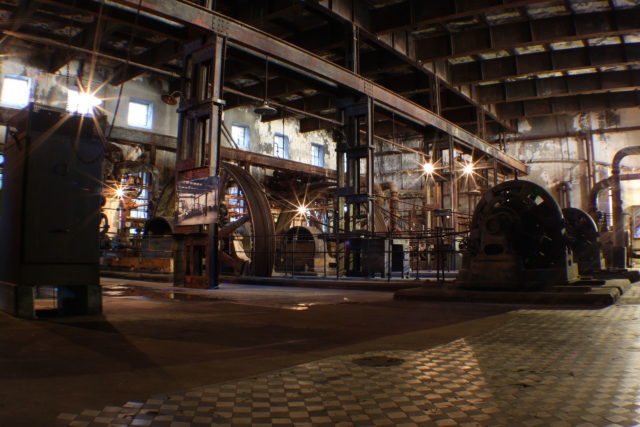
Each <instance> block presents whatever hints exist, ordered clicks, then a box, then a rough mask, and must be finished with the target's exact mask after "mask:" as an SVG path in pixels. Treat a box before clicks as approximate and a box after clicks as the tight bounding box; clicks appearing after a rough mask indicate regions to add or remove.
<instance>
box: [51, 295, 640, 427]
mask: <svg viewBox="0 0 640 427" xmlns="http://www.w3.org/2000/svg"><path fill="white" fill-rule="evenodd" d="M638 296H640V290H638V289H633V290H631V291H630V292H629V295H628V296H626V297H624V298H622V299H621V300H620V302H619V303H618V304H617V305H615V306H611V307H608V308H606V309H601V310H519V311H516V312H513V313H511V314H510V315H509V320H508V321H507V322H506V323H504V324H503V325H502V326H500V327H498V328H496V329H494V330H492V331H490V332H487V333H485V334H482V335H479V336H473V337H468V338H465V339H460V340H457V341H453V342H451V343H448V344H446V345H442V346H439V347H435V348H431V349H428V350H425V351H417V352H416V351H380V352H370V353H366V354H355V355H344V356H339V357H333V358H329V359H324V360H319V361H316V362H312V363H306V364H303V365H299V366H294V367H292V368H289V369H285V370H282V371H278V372H272V373H268V374H264V375H260V376H256V377H253V378H245V379H241V380H237V381H234V382H230V383H225V384H215V385H211V386H206V387H201V388H197V389H193V390H188V391H186V392H181V393H175V394H170V395H159V396H152V397H151V398H150V399H148V400H147V401H146V402H128V403H126V404H124V405H123V406H122V407H113V406H109V407H106V408H104V409H102V410H100V411H98V410H85V411H82V412H81V413H79V414H67V413H64V414H60V415H59V417H58V420H57V422H58V425H60V426H92V427H93V426H102V427H104V426H112V427H115V426H168V427H181V426H210V425H216V426H218V425H219V426H225V425H228V426H235V425H247V426H248V425H252V426H260V425H265V426H267V425H269V426H290V425H295V426H305V425H308V426H360V425H366V426H385V425H386V426H441V427H445V426H485V425H486V426H516V425H518V426H558V427H561V426H576V425H580V426H605V425H606V426H632V425H638V424H640V305H638V304H637V303H638Z"/></svg>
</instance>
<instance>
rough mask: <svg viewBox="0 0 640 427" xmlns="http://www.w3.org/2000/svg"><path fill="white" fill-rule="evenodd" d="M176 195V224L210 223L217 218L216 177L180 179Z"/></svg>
mask: <svg viewBox="0 0 640 427" xmlns="http://www.w3.org/2000/svg"><path fill="white" fill-rule="evenodd" d="M176 195H177V202H178V207H177V209H178V211H177V214H176V225H202V224H211V223H213V222H216V221H217V220H218V178H217V177H215V176H210V177H208V178H199V179H192V180H188V181H180V182H178V185H177V187H176Z"/></svg>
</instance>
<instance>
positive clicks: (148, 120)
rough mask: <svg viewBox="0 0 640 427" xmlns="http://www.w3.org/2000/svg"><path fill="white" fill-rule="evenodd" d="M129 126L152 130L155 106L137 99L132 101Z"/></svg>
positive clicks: (130, 102) (130, 103)
mask: <svg viewBox="0 0 640 427" xmlns="http://www.w3.org/2000/svg"><path fill="white" fill-rule="evenodd" d="M127 124H128V125H129V126H135V127H137V128H143V129H151V128H152V127H153V104H152V103H150V102H145V101H138V100H135V99H132V100H130V101H129V114H128V116H127Z"/></svg>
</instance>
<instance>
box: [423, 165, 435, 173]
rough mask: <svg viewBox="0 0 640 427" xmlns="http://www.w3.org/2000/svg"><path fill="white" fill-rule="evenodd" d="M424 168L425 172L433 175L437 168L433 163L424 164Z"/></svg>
mask: <svg viewBox="0 0 640 427" xmlns="http://www.w3.org/2000/svg"><path fill="white" fill-rule="evenodd" d="M422 170H424V173H426V174H429V175H431V174H432V173H433V172H434V171H435V170H436V168H435V166H433V163H425V164H424V165H422Z"/></svg>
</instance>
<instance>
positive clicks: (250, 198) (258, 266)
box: [218, 163, 275, 277]
mask: <svg viewBox="0 0 640 427" xmlns="http://www.w3.org/2000/svg"><path fill="white" fill-rule="evenodd" d="M219 205H220V207H221V212H220V215H221V218H220V231H219V233H218V237H219V240H220V246H219V249H218V256H219V257H220V261H221V262H222V263H223V264H224V265H226V266H228V267H230V268H231V269H233V271H234V272H235V273H236V274H242V275H250V276H258V277H270V276H271V273H272V271H273V264H274V261H275V228H274V224H273V218H272V217H271V208H270V207H269V201H268V200H267V197H266V195H265V193H264V190H263V189H262V187H261V186H260V184H258V182H257V181H256V180H255V179H254V178H253V177H252V176H251V174H249V172H247V171H246V170H244V169H242V168H241V167H240V166H237V165H234V164H231V163H222V164H221V167H220V203H219Z"/></svg>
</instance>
